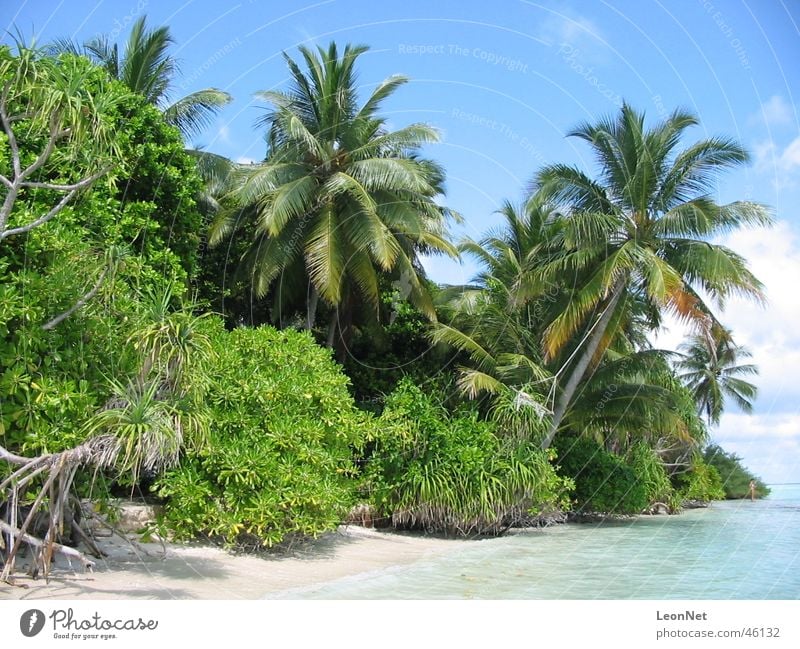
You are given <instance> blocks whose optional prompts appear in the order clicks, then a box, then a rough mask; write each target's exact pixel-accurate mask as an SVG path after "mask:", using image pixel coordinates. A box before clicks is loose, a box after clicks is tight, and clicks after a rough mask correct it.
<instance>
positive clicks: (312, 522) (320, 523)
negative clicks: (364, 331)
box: [157, 318, 370, 547]
mask: <svg viewBox="0 0 800 649" xmlns="http://www.w3.org/2000/svg"><path fill="white" fill-rule="evenodd" d="M210 320H211V321H210V323H209V327H210V332H209V336H210V339H211V342H212V348H213V352H214V354H213V356H214V358H213V360H212V361H211V363H210V364H209V366H208V368H207V371H206V380H207V382H208V383H207V395H208V396H207V405H208V408H209V411H210V420H211V421H210V430H211V432H210V439H209V440H208V443H207V445H206V447H205V448H204V449H203V450H201V451H199V452H196V453H192V454H189V455H187V456H186V457H185V458H184V460H183V461H182V463H181V465H180V467H179V468H177V469H176V470H173V471H170V472H168V473H167V474H165V475H164V476H163V477H162V478H161V479H160V480H159V481H158V483H157V492H158V494H159V495H160V496H162V497H164V498H166V499H167V502H166V508H165V515H164V523H165V524H166V526H167V527H169V528H171V530H172V531H173V533H174V535H175V536H176V537H177V538H182V539H185V538H190V537H193V536H196V535H207V536H209V537H213V538H217V539H219V540H222V541H223V542H225V543H226V544H229V545H233V544H248V545H256V544H259V545H264V546H268V547H269V546H273V545H275V544H278V543H281V542H284V541H287V540H290V539H292V538H294V537H299V536H303V537H306V536H308V537H313V536H316V535H318V534H320V533H321V532H324V531H326V530H329V529H333V528H335V527H336V525H337V524H338V523H339V522H340V521H342V520H343V519H344V517H345V515H346V513H347V511H348V509H349V508H350V507H351V506H352V505H353V504H354V502H355V486H356V484H357V483H356V480H355V479H354V473H355V464H354V461H353V448H354V447H355V446H360V445H361V444H362V442H363V440H364V438H365V437H366V432H367V427H368V425H369V423H370V421H369V418H368V416H367V415H365V414H364V413H362V412H360V411H358V410H357V409H356V408H355V406H354V403H353V400H352V398H351V397H350V395H349V394H348V391H347V378H346V377H345V376H344V375H343V374H342V372H341V371H340V369H339V367H338V366H337V365H335V364H334V362H333V361H332V360H331V355H330V352H329V350H326V349H323V348H321V347H319V346H317V345H316V344H315V343H314V342H313V340H312V339H311V336H310V335H309V334H307V333H300V332H297V331H294V330H284V331H277V330H275V329H273V328H271V327H269V326H262V327H259V328H257V329H245V328H239V329H235V330H233V331H230V332H228V331H225V330H224V328H223V326H222V323H221V321H220V320H218V319H216V318H214V319H210Z"/></svg>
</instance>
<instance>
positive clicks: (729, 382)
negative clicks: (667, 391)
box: [676, 328, 758, 424]
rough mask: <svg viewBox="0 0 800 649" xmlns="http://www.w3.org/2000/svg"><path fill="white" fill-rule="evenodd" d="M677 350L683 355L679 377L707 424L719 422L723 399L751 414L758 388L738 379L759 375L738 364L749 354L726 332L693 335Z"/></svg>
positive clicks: (679, 362) (717, 329)
mask: <svg viewBox="0 0 800 649" xmlns="http://www.w3.org/2000/svg"><path fill="white" fill-rule="evenodd" d="M678 350H679V351H680V352H683V356H682V357H681V359H680V360H679V361H678V362H677V363H676V368H677V369H678V371H679V372H682V373H681V374H680V378H681V379H682V380H683V381H684V382H685V383H686V385H687V386H688V388H689V389H690V390H691V391H692V394H693V395H694V398H695V400H696V401H697V408H698V412H699V414H700V415H704V416H705V417H706V419H707V421H708V423H709V424H718V423H719V420H720V416H721V415H722V411H723V410H724V408H725V398H726V397H730V398H731V399H732V400H733V402H734V403H735V404H736V405H737V406H739V408H741V409H742V410H743V411H744V412H748V413H749V412H752V411H753V400H754V399H755V397H756V395H757V393H758V388H757V387H756V386H755V385H753V384H752V383H749V382H747V381H746V380H744V379H743V378H741V377H742V376H752V375H755V374H758V368H757V367H756V366H755V365H750V364H744V365H742V364H740V360H741V359H743V358H749V357H750V356H751V355H752V354H751V353H750V351H748V350H747V349H746V348H745V347H742V346H740V345H736V344H735V343H734V342H733V340H732V339H731V336H730V331H729V330H727V329H719V328H715V329H714V330H713V331H712V332H710V333H700V334H696V335H694V336H692V337H691V338H690V339H689V341H688V342H686V343H684V344H682V345H681V346H680V347H679V348H678Z"/></svg>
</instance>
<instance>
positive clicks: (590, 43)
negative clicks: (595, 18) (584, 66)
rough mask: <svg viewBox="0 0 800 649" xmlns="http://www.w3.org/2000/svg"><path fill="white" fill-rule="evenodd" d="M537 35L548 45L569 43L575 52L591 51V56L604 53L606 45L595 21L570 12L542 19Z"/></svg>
mask: <svg viewBox="0 0 800 649" xmlns="http://www.w3.org/2000/svg"><path fill="white" fill-rule="evenodd" d="M562 11H563V10H562ZM537 36H538V37H539V38H540V39H542V40H543V41H544V42H546V43H547V44H548V45H550V46H558V47H560V46H562V45H569V46H570V47H571V48H572V51H574V52H575V53H578V52H581V53H583V54H584V55H589V54H590V53H591V55H592V56H593V57H597V56H598V55H600V54H603V53H605V51H606V47H607V45H606V39H605V38H604V36H603V33H602V32H601V31H600V28H599V27H598V26H597V25H596V24H595V23H593V22H592V21H591V20H589V19H588V18H586V17H585V16H580V15H577V14H574V13H571V12H570V13H560V14H558V15H554V16H552V17H550V18H548V19H547V20H545V21H543V22H542V23H541V26H540V27H539V31H538V33H537ZM594 62H597V61H594Z"/></svg>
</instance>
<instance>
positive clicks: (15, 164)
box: [0, 81, 22, 177]
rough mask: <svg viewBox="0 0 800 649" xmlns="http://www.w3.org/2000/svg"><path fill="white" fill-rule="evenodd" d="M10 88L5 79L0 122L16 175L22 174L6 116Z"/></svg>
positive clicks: (15, 144)
mask: <svg viewBox="0 0 800 649" xmlns="http://www.w3.org/2000/svg"><path fill="white" fill-rule="evenodd" d="M10 88H11V82H10V81H6V83H5V85H4V86H3V94H2V96H0V122H2V123H3V130H4V131H5V132H6V136H7V137H8V147H9V149H11V164H12V167H13V169H14V176H15V177H18V176H20V175H21V174H22V167H21V165H20V161H19V146H18V145H17V138H15V137H14V131H13V129H12V128H11V120H9V118H8V110H7V108H8V106H7V102H8V91H9V89H10Z"/></svg>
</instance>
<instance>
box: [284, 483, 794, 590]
mask: <svg viewBox="0 0 800 649" xmlns="http://www.w3.org/2000/svg"><path fill="white" fill-rule="evenodd" d="M771 489H772V492H771V494H770V495H769V496H768V497H767V498H765V499H763V500H757V501H756V502H750V501H749V500H735V501H723V502H714V503H712V504H711V505H710V506H709V507H708V508H704V509H693V510H687V511H684V512H683V513H682V514H680V515H677V516H665V515H661V516H640V517H637V518H635V519H630V520H624V521H613V522H611V521H606V522H602V523H591V524H588V523H580V524H577V523H570V524H565V525H553V526H550V527H548V528H545V529H538V530H526V531H525V532H523V533H520V534H514V535H509V536H503V537H500V538H490V539H483V540H476V541H473V542H471V543H470V544H460V546H459V547H463V548H464V549H463V550H462V549H457V550H454V551H452V552H446V553H444V554H440V555H436V556H433V557H431V558H429V559H425V560H421V561H418V562H416V563H413V564H411V565H405V566H394V567H391V568H387V569H383V570H378V571H373V572H368V573H363V574H360V575H356V576H353V577H346V578H343V579H338V580H336V581H331V582H327V583H322V584H316V585H314V586H312V587H307V588H303V589H294V590H291V591H284V592H283V593H276V594H273V595H270V598H273V597H276V596H277V597H279V598H290V599H548V600H552V599H582V600H585V599H614V600H616V599H715V600H727V599H731V600H734V599H755V600H759V599H800V484H793V485H771Z"/></svg>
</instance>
